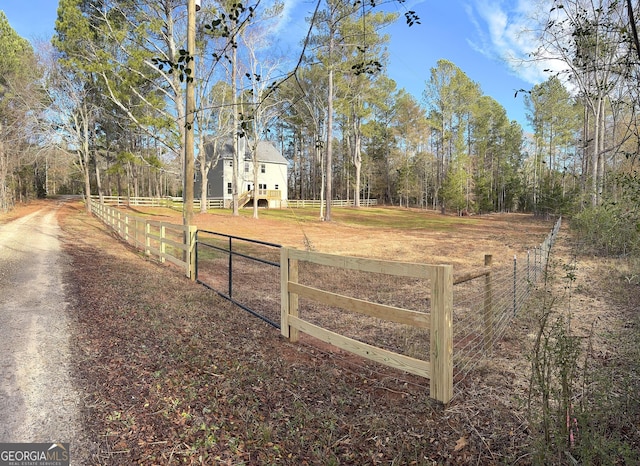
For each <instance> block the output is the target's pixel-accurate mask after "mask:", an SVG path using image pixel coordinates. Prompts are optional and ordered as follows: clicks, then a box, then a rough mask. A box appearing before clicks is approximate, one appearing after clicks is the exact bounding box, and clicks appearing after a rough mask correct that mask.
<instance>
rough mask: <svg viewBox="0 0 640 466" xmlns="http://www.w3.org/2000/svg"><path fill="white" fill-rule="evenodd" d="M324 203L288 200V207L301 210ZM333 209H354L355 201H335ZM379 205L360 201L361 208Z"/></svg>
mask: <svg viewBox="0 0 640 466" xmlns="http://www.w3.org/2000/svg"><path fill="white" fill-rule="evenodd" d="M321 204H322V201H320V200H319V199H289V200H287V206H288V207H294V208H296V207H297V208H300V207H318V208H319V207H320V205H321ZM331 205H332V206H333V207H353V199H349V200H344V199H334V200H332V201H331ZM376 205H378V200H377V199H360V206H361V207H371V206H376Z"/></svg>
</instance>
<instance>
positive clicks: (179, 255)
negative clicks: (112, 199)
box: [91, 199, 197, 279]
mask: <svg viewBox="0 0 640 466" xmlns="http://www.w3.org/2000/svg"><path fill="white" fill-rule="evenodd" d="M91 212H92V213H93V214H94V215H95V216H96V217H98V218H99V219H100V220H102V222H103V223H105V224H106V225H107V226H108V227H109V228H111V230H113V231H114V232H115V233H116V234H117V235H118V236H119V237H120V238H122V239H123V240H125V241H126V242H127V243H129V244H131V245H132V246H134V247H135V248H137V249H140V250H142V251H144V252H145V254H146V255H147V256H149V257H153V258H155V259H157V260H159V261H160V262H163V263H164V262H166V261H168V262H171V263H173V264H175V265H177V266H178V267H181V268H182V269H184V271H185V273H186V275H187V277H189V278H192V279H194V278H195V238H196V231H197V228H196V227H195V226H189V227H187V226H184V225H176V224H173V223H166V222H158V221H156V220H149V219H145V218H142V217H139V216H135V215H130V214H128V213H127V212H123V211H121V210H118V209H116V208H113V207H110V206H108V205H104V204H100V203H99V202H97V201H96V200H94V199H92V200H91Z"/></svg>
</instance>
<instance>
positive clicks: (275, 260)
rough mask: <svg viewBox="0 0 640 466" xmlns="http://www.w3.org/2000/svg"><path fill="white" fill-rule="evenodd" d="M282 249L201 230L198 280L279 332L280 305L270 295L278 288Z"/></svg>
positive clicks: (198, 235)
mask: <svg viewBox="0 0 640 466" xmlns="http://www.w3.org/2000/svg"><path fill="white" fill-rule="evenodd" d="M280 247H281V246H280V245H279V244H273V243H267V242H264V241H257V240H251V239H247V238H240V237H237V236H232V235H226V234H223V233H216V232H213V231H206V230H198V232H197V235H196V275H195V276H196V281H197V282H198V283H200V284H202V285H204V286H205V287H207V288H209V289H210V290H213V291H215V292H216V293H218V294H219V295H220V296H222V297H223V298H225V299H227V300H229V301H231V302H232V303H234V304H236V305H237V306H239V307H241V308H242V309H244V310H245V311H247V312H249V313H251V314H253V315H254V316H256V317H258V318H259V319H262V320H264V321H265V322H267V323H268V324H270V325H272V326H274V327H276V328H278V329H279V328H280V303H279V302H277V300H276V299H269V296H270V295H273V294H274V293H277V292H274V291H273V290H278V287H279V277H280V272H279V271H278V270H277V269H278V268H279V267H280ZM270 290H271V292H270ZM238 295H239V296H242V298H241V299H240V298H237V296H238Z"/></svg>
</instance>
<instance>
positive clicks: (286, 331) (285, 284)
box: [280, 248, 300, 343]
mask: <svg viewBox="0 0 640 466" xmlns="http://www.w3.org/2000/svg"><path fill="white" fill-rule="evenodd" d="M289 282H294V283H297V282H298V260H297V259H290V258H289V249H287V248H282V249H280V292H281V295H280V306H281V307H280V333H281V334H282V336H284V337H286V338H288V339H289V341H290V342H291V343H296V342H297V341H298V339H299V338H300V332H299V331H298V329H297V328H291V327H290V326H289V316H290V315H292V316H295V317H298V295H297V294H295V293H289Z"/></svg>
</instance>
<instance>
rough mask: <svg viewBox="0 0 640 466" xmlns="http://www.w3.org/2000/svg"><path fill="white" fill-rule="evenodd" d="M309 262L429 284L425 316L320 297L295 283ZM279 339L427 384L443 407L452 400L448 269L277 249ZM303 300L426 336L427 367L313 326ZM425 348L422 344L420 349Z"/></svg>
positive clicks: (334, 295) (345, 298) (339, 297)
mask: <svg viewBox="0 0 640 466" xmlns="http://www.w3.org/2000/svg"><path fill="white" fill-rule="evenodd" d="M302 261H304V262H309V263H313V264H319V265H323V266H327V267H330V268H332V269H335V268H340V269H347V270H352V271H357V272H366V273H370V274H371V273H376V274H384V275H393V276H398V277H409V278H414V279H418V280H429V281H430V283H431V288H430V290H431V299H430V302H431V305H430V313H425V312H419V311H413V310H409V309H404V308H399V307H395V306H390V305H386V304H378V303H374V302H370V301H365V300H362V299H357V298H353V297H350V296H346V295H341V294H337V293H334V292H330V291H324V290H321V289H318V288H315V287H311V286H308V285H303V284H301V283H299V280H298V273H299V262H302ZM280 273H281V277H282V279H281V293H282V297H281V305H282V323H281V333H282V335H283V336H285V337H287V338H289V340H290V341H292V342H297V341H298V338H299V332H304V333H306V334H308V335H310V336H313V337H315V338H317V339H319V340H321V341H324V342H326V343H329V344H331V345H334V346H336V347H338V348H341V349H344V350H346V351H349V352H351V353H354V354H357V355H359V356H362V357H364V358H367V359H370V360H373V361H376V362H379V363H381V364H384V365H387V366H390V367H393V368H396V369H400V370H403V371H406V372H409V373H412V374H416V375H419V376H422V377H426V378H429V383H430V390H429V394H430V396H431V398H434V399H436V400H439V401H441V402H443V403H448V402H449V401H450V400H451V398H452V396H453V340H452V337H453V328H452V305H453V267H452V266H451V265H426V264H415V263H404V262H392V261H382V260H374V259H365V258H357V257H346V256H336V255H331V254H322V253H317V252H309V251H299V250H295V249H288V248H283V249H281V260H280ZM300 298H308V299H310V300H312V301H316V302H320V303H323V304H325V305H328V306H332V307H337V308H340V309H344V310H347V311H350V312H353V313H358V314H363V315H366V316H370V317H373V318H376V319H381V320H385V321H392V322H395V323H398V324H404V325H409V326H411V327H417V328H421V329H428V330H429V331H430V335H431V337H430V343H429V348H430V359H429V361H425V360H421V359H417V358H413V357H410V356H406V355H403V354H400V353H397V352H394V351H389V350H385V349H382V348H380V347H378V346H374V345H371V344H367V343H364V342H362V341H359V340H356V339H354V338H349V337H347V336H344V335H341V334H339V333H336V332H333V331H330V330H327V329H326V328H323V327H322V326H320V325H315V324H313V323H311V322H310V321H309V320H305V319H303V318H301V317H300V315H299V299H300ZM425 346H426V344H425Z"/></svg>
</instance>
